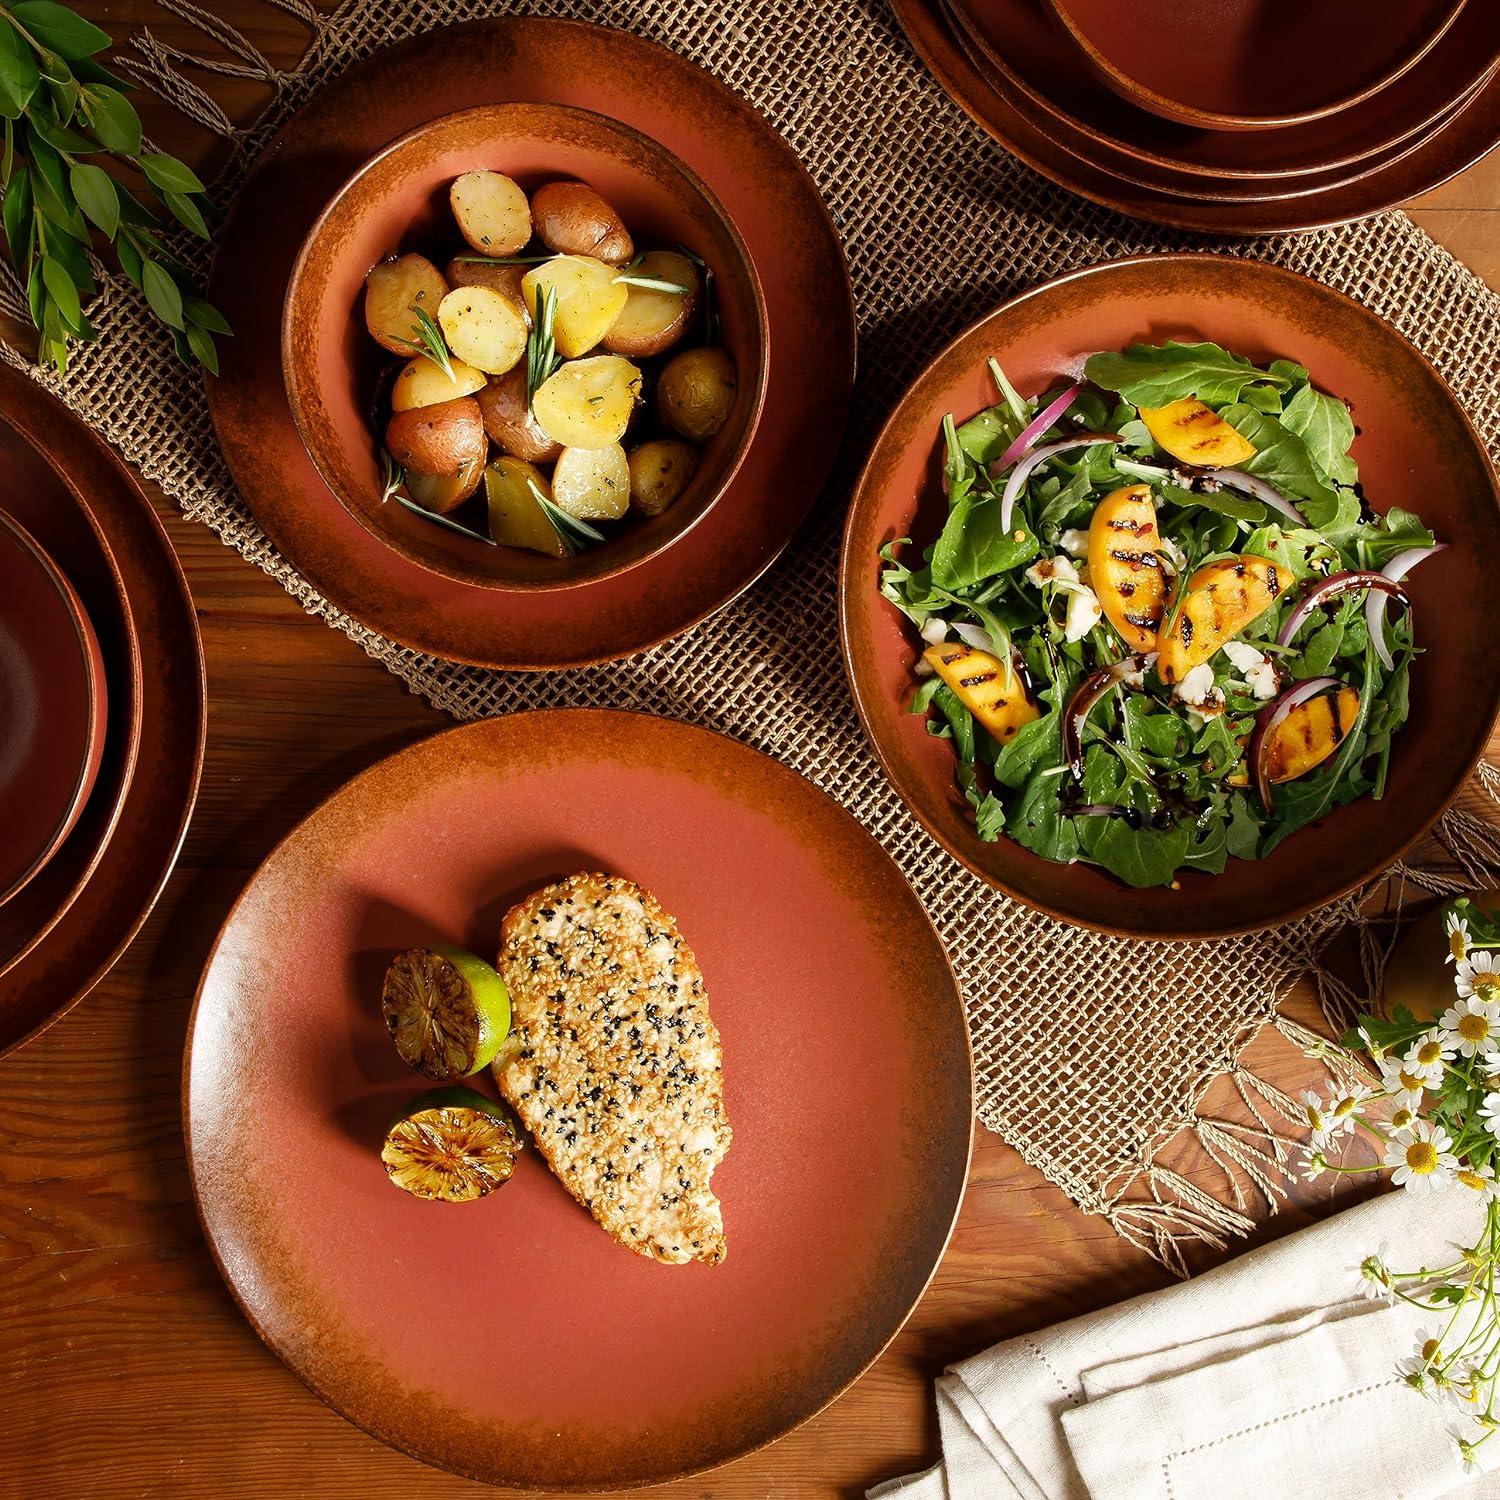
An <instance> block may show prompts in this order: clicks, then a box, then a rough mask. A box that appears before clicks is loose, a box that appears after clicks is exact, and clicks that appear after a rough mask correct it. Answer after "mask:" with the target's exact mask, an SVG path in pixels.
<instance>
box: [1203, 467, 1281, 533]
mask: <svg viewBox="0 0 1500 1500" xmlns="http://www.w3.org/2000/svg"><path fill="white" fill-rule="evenodd" d="M1203 477H1204V478H1205V479H1213V480H1216V481H1217V482H1218V483H1219V484H1227V485H1228V486H1229V488H1230V489H1232V490H1240V491H1242V492H1243V493H1244V494H1246V495H1249V496H1250V498H1251V499H1252V500H1259V501H1260V503H1261V504H1262V505H1269V506H1270V507H1271V509H1272V510H1276V511H1280V512H1281V514H1282V515H1284V516H1285V517H1286V518H1287V520H1289V521H1293V522H1295V523H1296V524H1297V525H1298V526H1300V527H1302V528H1304V529H1306V527H1307V517H1306V516H1304V515H1303V514H1302V512H1301V511H1300V510H1298V509H1297V507H1296V506H1295V505H1293V504H1292V502H1291V501H1290V500H1288V499H1287V498H1286V496H1284V495H1283V494H1282V493H1281V492H1280V491H1279V490H1277V489H1275V488H1274V487H1273V486H1272V485H1269V484H1267V483H1266V481H1265V480H1264V479H1262V478H1261V477H1260V476H1259V475H1258V474H1247V473H1246V472H1245V471H1244V470H1243V469H1205V470H1204V471H1203Z"/></svg>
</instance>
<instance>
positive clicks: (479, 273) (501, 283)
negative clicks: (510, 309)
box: [443, 256, 531, 328]
mask: <svg viewBox="0 0 1500 1500" xmlns="http://www.w3.org/2000/svg"><path fill="white" fill-rule="evenodd" d="M443 275H444V276H446V277H447V278H448V285H449V286H450V287H461V286H483V287H488V288H489V289H490V291H492V292H499V293H500V295H501V296H502V297H507V298H509V299H510V301H512V302H514V303H515V305H516V311H517V312H518V313H520V314H521V316H522V317H523V318H524V319H525V320H526V326H527V328H530V327H531V309H530V308H529V307H527V305H526V298H525V296H524V294H523V293H522V291H521V281H522V278H523V277H524V276H525V275H526V267H525V266H491V265H486V264H485V262H483V261H479V260H464V259H462V258H461V257H459V256H455V257H454V258H453V259H452V260H450V261H449V262H448V266H447V269H446V270H445V271H444V272H443Z"/></svg>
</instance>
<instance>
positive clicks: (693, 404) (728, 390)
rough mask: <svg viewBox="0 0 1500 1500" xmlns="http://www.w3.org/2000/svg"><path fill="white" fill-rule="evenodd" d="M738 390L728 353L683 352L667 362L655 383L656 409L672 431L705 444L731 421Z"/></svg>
mask: <svg viewBox="0 0 1500 1500" xmlns="http://www.w3.org/2000/svg"><path fill="white" fill-rule="evenodd" d="M737 389H738V383H737V381H736V379H735V370H734V360H733V359H731V358H730V356H729V354H728V351H726V350H724V349H720V348H717V347H713V348H706V349H684V350H683V351H682V353H681V354H674V355H673V356H672V358H671V359H670V360H668V361H667V367H666V368H665V369H664V370H663V371H662V372H661V376H660V377H659V379H658V380H657V382H656V406H657V410H658V412H660V414H661V419H662V421H663V422H665V423H666V425H667V426H668V427H670V428H671V429H672V431H673V432H676V433H680V434H681V435H682V436H683V437H685V438H688V439H690V440H691V441H692V442H695V443H704V442H707V441H708V439H709V438H711V437H712V436H713V435H714V433H716V432H717V431H718V430H719V429H720V428H721V427H722V426H723V425H724V424H725V422H727V421H728V420H729V413H730V412H731V411H733V410H734V397H735V392H736V390H737Z"/></svg>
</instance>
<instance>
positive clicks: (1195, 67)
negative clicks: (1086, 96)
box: [1046, 0, 1484, 130]
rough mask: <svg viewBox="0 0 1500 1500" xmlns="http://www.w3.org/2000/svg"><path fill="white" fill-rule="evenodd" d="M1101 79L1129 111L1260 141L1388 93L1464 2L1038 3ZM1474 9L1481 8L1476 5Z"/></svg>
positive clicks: (1151, 0) (1195, 0) (1059, 0)
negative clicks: (1253, 135)
mask: <svg viewBox="0 0 1500 1500" xmlns="http://www.w3.org/2000/svg"><path fill="white" fill-rule="evenodd" d="M1046 3H1047V5H1048V6H1049V7H1050V9H1051V11H1052V13H1053V15H1054V16H1055V17H1056V18H1057V20H1058V21H1059V22H1060V23H1061V24H1062V25H1063V26H1064V27H1066V28H1067V30H1068V32H1069V33H1070V34H1071V36H1072V38H1073V40H1074V41H1075V42H1077V43H1078V45H1079V47H1080V48H1082V49H1083V53H1084V55H1085V56H1086V57H1087V58H1088V59H1089V61H1090V62H1091V63H1092V64H1093V66H1094V68H1095V70H1096V71H1097V72H1098V74H1099V76H1100V77H1101V78H1102V79H1103V80H1104V81H1105V83H1107V84H1108V85H1109V87H1110V88H1112V89H1114V90H1115V91H1116V92H1117V93H1119V94H1120V95H1121V96H1122V97H1124V98H1125V99H1128V100H1129V101H1130V102H1131V103H1132V104H1137V105H1139V106H1140V107H1141V108H1142V109H1148V110H1150V111H1152V113H1154V114H1158V115H1161V116H1163V117H1164V118H1166V119H1168V120H1178V121H1180V122H1181V123H1183V124H1185V125H1193V126H1197V127H1199V128H1202V129H1208V130H1263V129H1266V128H1267V127H1277V126H1283V125H1295V124H1298V123H1299V122H1301V121H1304V120H1315V119H1318V118H1320V117H1321V116H1324V115H1330V114H1333V113H1334V112H1335V111H1338V110H1344V109H1348V108H1350V107H1351V106H1353V105H1356V104H1358V103H1359V102H1360V101H1361V100H1364V99H1368V98H1369V97H1370V96H1371V95H1372V94H1375V93H1378V92H1379V91H1380V90H1381V89H1384V88H1388V87H1389V86H1390V85H1391V84H1392V83H1394V82H1395V81H1396V80H1397V79H1398V78H1400V77H1401V76H1402V75H1403V74H1405V73H1406V72H1407V71H1408V70H1410V69H1411V68H1412V67H1414V66H1415V65H1416V64H1417V63H1418V62H1420V61H1421V60H1422V59H1423V58H1424V57H1426V56H1427V54H1428V53H1429V52H1430V51H1431V50H1432V49H1433V47H1435V46H1436V45H1437V43H1438V42H1439V41H1440V40H1441V39H1442V36H1443V34H1444V33H1445V32H1446V31H1447V30H1448V28H1449V27H1450V26H1451V25H1453V23H1454V21H1455V20H1456V19H1457V18H1458V14H1459V12H1460V11H1461V10H1462V9H1463V8H1464V0H1410V3H1408V4H1402V5H1396V6H1390V7H1388V8H1386V9H1384V10H1381V11H1378V12H1376V13H1374V14H1372V13H1371V9H1370V5H1369V0H1313V3H1311V4H1303V5H1296V4H1293V5H1288V4H1286V3H1285V0H1188V3H1186V4H1181V5H1176V6H1173V7H1171V8H1170V9H1167V8H1164V7H1163V6H1162V5H1161V3H1160V0H1046ZM1480 3H1481V4H1483V3H1484V0H1480Z"/></svg>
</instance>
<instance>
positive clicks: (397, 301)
mask: <svg viewBox="0 0 1500 1500" xmlns="http://www.w3.org/2000/svg"><path fill="white" fill-rule="evenodd" d="M447 294H448V283H447V282H446V281H444V280H443V273H442V272H441V271H439V270H438V268H437V267H436V266H435V265H433V263H432V262H431V261H430V260H428V259H427V257H426V256H425V255H393V256H392V257H391V258H390V259H389V260H383V261H381V262H380V264H379V265H378V266H375V267H373V268H372V269H371V271H370V274H369V275H368V276H366V277H365V327H366V328H368V329H369V330H370V337H371V338H373V339H374V340H375V342H376V343H377V344H379V345H380V347H381V348H382V349H389V350H390V351H391V353H392V354H410V353H411V352H412V351H413V350H414V349H420V348H421V347H422V345H421V338H420V334H419V330H418V328H417V317H416V312H415V309H416V308H421V309H422V310H423V311H424V312H426V313H427V315H428V316H429V317H430V318H432V320H433V321H434V322H436V321H437V310H438V304H439V303H440V302H441V301H442V300H443V298H444V297H445V296H447Z"/></svg>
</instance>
